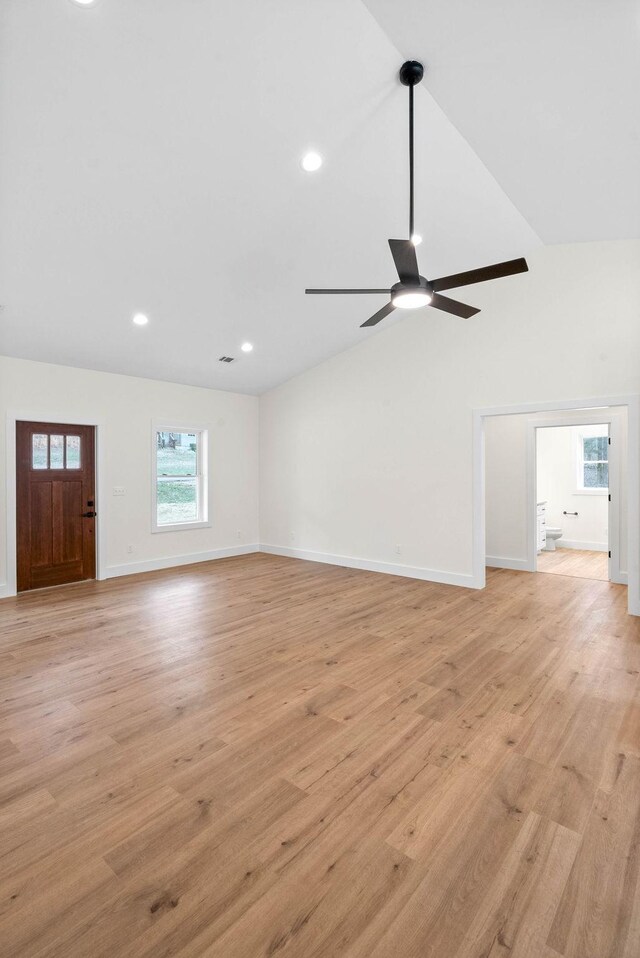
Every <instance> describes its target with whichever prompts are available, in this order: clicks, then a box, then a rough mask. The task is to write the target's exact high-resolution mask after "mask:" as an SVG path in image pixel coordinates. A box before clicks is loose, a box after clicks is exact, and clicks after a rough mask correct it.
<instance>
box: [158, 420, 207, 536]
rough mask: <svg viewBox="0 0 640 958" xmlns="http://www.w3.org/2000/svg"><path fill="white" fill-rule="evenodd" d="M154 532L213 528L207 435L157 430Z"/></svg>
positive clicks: (185, 430)
mask: <svg viewBox="0 0 640 958" xmlns="http://www.w3.org/2000/svg"><path fill="white" fill-rule="evenodd" d="M152 443H153V473H154V474H153V496H152V500H153V501H152V510H153V511H152V529H153V532H174V531H176V530H178V529H198V528H203V527H206V526H208V525H209V523H208V521H207V519H208V502H207V500H208V495H207V460H208V456H207V431H206V430H205V429H189V428H185V427H180V428H172V427H171V426H168V425H167V426H165V425H162V426H154V428H153V432H152Z"/></svg>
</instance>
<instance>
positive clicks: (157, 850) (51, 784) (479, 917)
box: [0, 555, 640, 958]
mask: <svg viewBox="0 0 640 958" xmlns="http://www.w3.org/2000/svg"><path fill="white" fill-rule="evenodd" d="M625 605H626V589H624V588H622V587H620V586H615V585H611V584H610V583H608V582H595V583H594V582H593V581H584V580H581V579H576V578H569V577H565V576H543V575H532V574H527V573H520V572H511V571H507V570H497V571H493V572H490V573H489V577H488V587H487V589H486V590H485V591H483V592H475V591H471V590H464V589H457V588H453V587H446V586H439V585H434V584H430V583H426V582H419V581H415V580H410V579H401V578H395V577H392V576H386V575H377V574H374V573H367V572H361V571H356V570H347V569H340V568H335V567H331V566H328V565H317V564H312V563H306V562H300V561H297V560H292V559H284V558H282V559H281V558H276V557H272V556H264V555H263V556H260V555H256V556H247V557H243V558H238V559H229V560H223V561H218V562H215V563H210V564H203V565H201V566H191V567H184V568H182V569H178V570H173V571H170V572H156V573H150V574H148V575H145V576H136V577H131V578H127V579H120V580H117V579H116V580H111V581H109V582H105V583H83V584H79V585H75V586H70V587H68V588H66V589H57V590H54V591H49V592H41V593H31V594H26V595H23V596H21V597H19V598H18V599H11V600H6V601H4V602H2V603H0V631H1V633H2V636H3V640H2V646H1V648H2V651H1V652H0V665H1V667H2V676H3V678H2V695H1V696H0V769H1V772H2V775H1V777H0V816H1V819H2V823H3V826H4V827H3V829H2V832H1V834H0V854H1V858H0V943H1V944H0V951H1V952H2V955H3V958H9V956H11V958H13V956H19V958H35V956H39V958H44V956H50V958H53V956H55V958H166V956H169V955H171V956H179V958H195V956H216V958H261V956H263V958H273V956H276V958H280V955H282V956H283V958H489V956H490V958H503V956H509V958H523V956H527V958H558V956H566V958H605V956H606V958H637V956H638V955H639V954H640V896H639V894H638V893H639V873H640V737H639V736H640V697H639V694H638V690H639V672H640V633H639V627H638V621H637V620H636V619H633V618H630V617H629V616H627V614H626V611H625Z"/></svg>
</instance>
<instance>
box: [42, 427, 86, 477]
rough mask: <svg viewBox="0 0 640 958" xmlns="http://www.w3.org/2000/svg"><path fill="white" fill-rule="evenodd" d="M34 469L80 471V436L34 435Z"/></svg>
mask: <svg viewBox="0 0 640 958" xmlns="http://www.w3.org/2000/svg"><path fill="white" fill-rule="evenodd" d="M31 468H32V469H79V468H80V436H57V435H54V434H51V435H47V434H46V433H34V435H33V436H32V438H31Z"/></svg>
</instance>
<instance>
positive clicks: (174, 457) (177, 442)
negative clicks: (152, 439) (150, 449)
mask: <svg viewBox="0 0 640 958" xmlns="http://www.w3.org/2000/svg"><path fill="white" fill-rule="evenodd" d="M197 440H198V437H197V435H195V434H194V433H188V432H157V433H156V459H157V468H158V476H195V475H196V473H197V462H198V454H197V448H198V445H197Z"/></svg>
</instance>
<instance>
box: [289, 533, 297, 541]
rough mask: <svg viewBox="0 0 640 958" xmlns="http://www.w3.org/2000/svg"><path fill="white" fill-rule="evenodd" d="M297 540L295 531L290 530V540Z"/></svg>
mask: <svg viewBox="0 0 640 958" xmlns="http://www.w3.org/2000/svg"><path fill="white" fill-rule="evenodd" d="M295 541H296V534H295V532H290V533H289V542H295Z"/></svg>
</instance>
